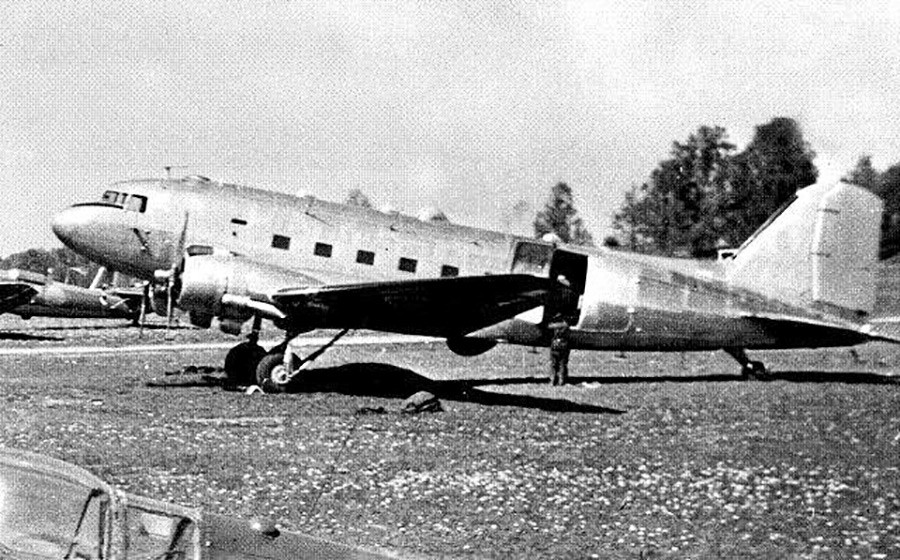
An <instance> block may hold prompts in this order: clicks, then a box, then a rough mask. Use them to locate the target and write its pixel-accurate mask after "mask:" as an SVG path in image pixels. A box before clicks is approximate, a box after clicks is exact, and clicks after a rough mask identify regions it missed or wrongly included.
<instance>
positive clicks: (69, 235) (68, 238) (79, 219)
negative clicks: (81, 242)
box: [51, 208, 85, 247]
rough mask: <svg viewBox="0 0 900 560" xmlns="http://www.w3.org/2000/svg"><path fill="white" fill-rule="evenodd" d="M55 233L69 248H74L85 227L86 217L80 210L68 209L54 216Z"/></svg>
mask: <svg viewBox="0 0 900 560" xmlns="http://www.w3.org/2000/svg"><path fill="white" fill-rule="evenodd" d="M51 225H52V227H53V233H55V234H56V237H58V238H59V240H60V241H62V242H63V243H64V244H65V245H67V246H70V247H71V246H72V244H73V243H75V241H76V240H77V239H78V237H79V232H81V231H83V229H84V226H85V216H84V213H83V212H80V211H79V210H78V208H66V209H65V210H63V211H62V212H59V213H57V214H56V215H55V216H53V221H52V224H51Z"/></svg>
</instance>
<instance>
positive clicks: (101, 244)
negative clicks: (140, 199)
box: [52, 204, 124, 266]
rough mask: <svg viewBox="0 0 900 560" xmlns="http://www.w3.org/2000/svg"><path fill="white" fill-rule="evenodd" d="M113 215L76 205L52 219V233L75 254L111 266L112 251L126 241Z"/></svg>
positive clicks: (108, 210) (92, 206) (98, 208)
mask: <svg viewBox="0 0 900 560" xmlns="http://www.w3.org/2000/svg"><path fill="white" fill-rule="evenodd" d="M111 214H112V212H111V211H110V209H108V208H103V207H99V206H97V205H91V204H85V205H77V204H76V205H75V206H71V207H69V208H66V209H65V210H63V211H62V212H60V213H58V214H57V215H56V216H54V217H53V222H52V227H53V233H55V234H56V237H58V238H59V240H60V241H62V242H63V244H65V245H66V246H67V247H69V248H70V249H72V250H73V251H75V252H76V253H79V254H81V255H83V256H85V257H87V258H89V259H91V260H92V261H95V262H98V263H100V264H103V265H106V266H111V263H109V262H107V261H108V260H109V257H110V256H111V255H110V253H111V251H113V250H114V249H115V248H116V247H118V246H121V244H122V243H123V241H124V239H122V237H123V234H122V233H121V232H120V231H119V229H121V228H118V227H116V226H117V225H118V224H116V223H115V221H114V218H113V216H112V215H111Z"/></svg>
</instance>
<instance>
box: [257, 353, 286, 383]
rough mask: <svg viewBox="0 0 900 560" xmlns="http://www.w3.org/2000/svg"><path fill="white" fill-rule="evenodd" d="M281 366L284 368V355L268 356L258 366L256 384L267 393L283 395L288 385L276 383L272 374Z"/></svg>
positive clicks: (274, 354) (272, 354)
mask: <svg viewBox="0 0 900 560" xmlns="http://www.w3.org/2000/svg"><path fill="white" fill-rule="evenodd" d="M279 366H281V367H284V354H282V353H280V352H273V353H270V354H266V355H265V356H264V357H263V359H261V360H260V361H259V364H258V365H257V366H256V384H257V385H259V386H260V387H261V388H262V390H263V391H264V392H266V393H283V392H285V390H286V389H287V384H282V383H276V382H275V381H274V380H273V379H272V374H273V372H274V371H275V369H276V368H278V367H279Z"/></svg>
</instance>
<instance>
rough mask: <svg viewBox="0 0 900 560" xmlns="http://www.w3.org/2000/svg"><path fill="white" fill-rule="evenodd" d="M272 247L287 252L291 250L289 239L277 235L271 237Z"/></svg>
mask: <svg viewBox="0 0 900 560" xmlns="http://www.w3.org/2000/svg"><path fill="white" fill-rule="evenodd" d="M272 247H273V248H275V249H283V250H285V251H287V250H288V249H290V248H291V238H290V237H286V236H284V235H278V234H277V233H276V234H275V235H273V236H272Z"/></svg>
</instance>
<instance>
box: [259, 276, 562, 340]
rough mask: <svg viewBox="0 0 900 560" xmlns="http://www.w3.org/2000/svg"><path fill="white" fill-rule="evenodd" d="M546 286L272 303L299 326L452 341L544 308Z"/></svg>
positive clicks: (392, 291) (462, 287)
mask: <svg viewBox="0 0 900 560" xmlns="http://www.w3.org/2000/svg"><path fill="white" fill-rule="evenodd" d="M550 286H551V283H550V281H549V280H548V279H547V278H542V277H537V276H530V275H526V274H504V275H495V276H462V277H454V278H433V279H423V280H402V281H391V282H373V283H367V284H351V285H339V286H321V287H314V288H302V289H285V290H280V291H278V292H276V293H275V294H273V295H272V299H273V300H274V301H275V302H276V303H277V304H278V306H279V307H281V308H282V309H283V310H285V313H286V314H287V316H288V317H287V319H286V321H287V322H288V323H294V324H297V325H309V324H314V325H315V326H318V327H324V328H366V329H373V330H382V331H389V332H398V333H407V334H425V335H430V336H439V337H451V336H460V335H464V334H466V333H469V332H472V331H474V330H477V329H480V328H483V327H486V326H488V325H493V324H495V323H498V322H500V321H503V320H505V319H509V318H511V317H514V316H516V315H518V314H519V313H521V312H523V311H527V310H529V309H532V308H534V307H537V306H540V305H543V304H544V299H545V297H546V296H547V293H548V292H549V290H550Z"/></svg>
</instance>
